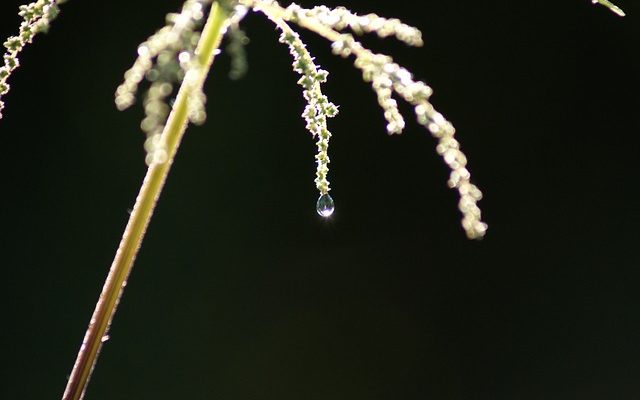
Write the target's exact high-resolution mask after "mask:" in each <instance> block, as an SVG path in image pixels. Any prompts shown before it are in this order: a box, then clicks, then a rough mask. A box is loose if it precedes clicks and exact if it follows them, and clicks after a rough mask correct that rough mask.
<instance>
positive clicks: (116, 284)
mask: <svg viewBox="0 0 640 400" xmlns="http://www.w3.org/2000/svg"><path fill="white" fill-rule="evenodd" d="M228 24H229V13H228V11H227V10H226V9H225V7H222V6H220V5H219V4H218V2H214V3H213V5H212V8H211V11H210V14H209V17H208V19H207V23H206V25H205V27H204V30H203V32H202V35H201V37H200V41H199V42H198V46H197V49H196V55H197V57H198V59H199V61H200V64H201V68H200V69H199V71H198V72H199V76H198V77H197V78H196V80H195V81H194V82H193V83H187V82H186V81H185V82H183V84H182V86H181V87H180V90H179V92H178V95H177V97H176V101H175V103H174V106H173V109H172V111H171V114H170V115H169V118H168V120H167V124H166V125H165V128H164V130H163V133H162V140H163V141H164V142H165V144H166V149H167V153H168V155H169V158H168V161H166V162H164V163H153V164H151V165H150V166H149V169H148V170H147V175H146V176H145V178H144V181H143V183H142V187H141V188H140V193H139V194H138V197H137V199H136V203H135V205H134V207H133V212H132V213H131V217H130V218H129V222H128V224H127V227H126V229H125V231H124V234H123V236H122V240H121V242H120V246H119V247H118V251H117V252H116V256H115V259H114V261H113V264H112V265H111V269H110V270H109V274H108V276H107V279H106V281H105V283H104V287H103V289H102V293H100V297H99V299H98V303H97V304H96V308H95V311H94V312H93V316H92V317H91V321H90V323H89V327H88V328H87V331H86V334H85V337H84V340H83V342H82V345H81V347H80V351H79V352H78V356H77V358H76V362H75V364H74V366H73V370H72V371H71V376H70V377H69V381H68V382H67V387H66V389H65V392H64V395H63V397H62V399H63V400H80V399H82V397H83V396H84V392H85V390H86V387H87V384H88V382H89V378H90V376H91V372H92V371H93V368H94V367H95V364H96V360H97V358H98V354H99V353H100V349H101V347H102V343H103V341H106V339H108V336H107V333H108V331H109V326H110V325H111V320H112V319H113V315H114V313H115V311H116V308H117V306H118V302H119V301H120V297H121V296H122V292H123V290H124V287H125V286H126V284H127V278H128V276H129V273H130V272H131V268H132V267H133V262H134V260H135V258H136V255H137V253H138V250H139V249H140V244H141V242H142V239H143V237H144V234H145V231H146V229H147V226H148V225H149V221H150V219H151V215H152V214H153V210H154V208H155V205H156V203H157V201H158V197H159V196H160V192H161V191H162V188H163V186H164V183H165V180H166V178H167V175H168V173H169V170H170V168H171V164H172V163H173V159H174V157H175V154H176V151H177V150H178V147H179V145H180V141H181V139H182V136H183V135H184V132H185V129H186V127H187V124H188V105H189V97H190V95H191V93H192V92H193V91H194V89H197V88H198V87H202V85H203V84H204V80H205V79H206V76H207V75H208V71H209V68H210V67H211V64H212V63H213V59H214V57H215V55H216V53H217V52H216V50H217V49H218V47H219V46H220V41H221V39H222V36H223V35H224V33H225V31H226V29H227V27H228Z"/></svg>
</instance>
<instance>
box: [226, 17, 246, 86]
mask: <svg viewBox="0 0 640 400" xmlns="http://www.w3.org/2000/svg"><path fill="white" fill-rule="evenodd" d="M227 35H228V38H229V43H228V44H227V47H226V48H225V50H226V53H227V54H228V55H229V57H230V58H231V70H230V71H229V78H230V79H233V80H238V79H240V78H242V77H243V76H245V75H246V74H247V71H248V69H249V64H248V63H247V51H246V49H245V47H246V46H247V44H248V43H249V37H247V34H246V33H245V31H243V30H242V29H240V28H239V27H238V26H237V25H235V26H234V25H232V26H231V27H230V29H229V32H228V33H227Z"/></svg>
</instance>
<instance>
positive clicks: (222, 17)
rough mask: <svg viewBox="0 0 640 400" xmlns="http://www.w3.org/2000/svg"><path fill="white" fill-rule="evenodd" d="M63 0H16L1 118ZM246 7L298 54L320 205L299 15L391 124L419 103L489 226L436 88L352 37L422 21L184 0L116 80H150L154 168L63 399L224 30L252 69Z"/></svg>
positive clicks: (324, 189)
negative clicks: (12, 82) (19, 72)
mask: <svg viewBox="0 0 640 400" xmlns="http://www.w3.org/2000/svg"><path fill="white" fill-rule="evenodd" d="M62 2H63V1H62V0H58V1H56V0H38V1H36V2H33V3H31V4H28V5H25V6H21V7H20V12H19V14H20V16H21V17H22V18H23V22H22V24H21V25H20V30H19V33H18V35H17V36H13V37H10V38H9V39H7V40H6V41H5V42H4V47H5V48H6V50H7V51H6V53H5V54H4V64H3V65H2V66H0V118H2V111H3V108H4V107H5V105H4V103H3V102H2V96H4V95H6V94H7V92H8V91H9V84H8V82H7V81H8V78H9V77H10V75H11V73H12V72H14V71H15V69H16V68H18V66H19V62H18V54H19V53H20V51H21V50H22V49H23V48H24V46H25V45H27V44H28V43H31V42H32V40H33V38H34V36H35V35H36V34H38V33H40V32H44V31H46V30H47V29H48V28H49V25H50V23H51V21H52V20H53V19H54V18H55V17H56V15H57V14H58V12H59V8H58V5H59V4H60V3H62ZM592 2H593V3H594V4H595V3H600V4H602V5H604V6H606V7H608V8H609V9H611V10H612V11H613V12H615V13H616V14H618V15H620V16H624V12H623V11H622V10H621V9H620V8H618V7H616V6H615V5H614V4H612V3H611V2H609V1H607V0H592ZM249 11H255V12H258V13H261V14H263V15H264V16H266V17H267V18H268V19H269V20H271V21H272V22H273V23H274V24H275V26H276V27H277V29H278V30H279V31H280V33H281V35H280V39H279V40H280V42H281V43H283V44H285V45H286V46H287V47H288V48H289V51H290V53H291V55H292V57H293V64H292V65H293V70H294V71H295V72H296V73H297V74H298V75H299V80H298V84H299V85H300V86H301V87H302V89H303V91H302V95H303V97H304V99H305V100H306V102H307V105H306V107H305V109H304V111H303V113H302V117H303V118H304V120H305V122H306V129H307V130H308V131H309V132H310V133H311V135H312V136H313V138H314V139H315V140H316V146H317V154H316V164H317V169H316V178H315V184H316V187H317V189H318V191H319V198H318V200H317V203H316V209H317V212H318V214H320V215H321V216H323V217H330V216H331V215H332V213H333V211H334V202H333V199H332V198H331V196H330V195H329V191H330V184H329V179H328V172H329V155H328V149H329V139H330V138H331V132H330V130H329V128H328V125H327V122H328V119H329V118H332V117H335V116H336V115H337V113H338V107H337V106H336V105H334V104H333V103H332V102H331V101H329V99H328V98H327V97H326V96H325V95H324V94H323V92H322V87H321V84H322V83H324V82H326V80H327V78H328V72H327V71H325V70H323V69H321V68H320V67H319V66H318V65H316V63H315V61H314V58H313V57H312V56H311V54H310V53H309V51H308V50H307V48H306V46H305V44H304V43H303V42H302V41H301V39H300V36H299V35H298V33H296V31H295V30H294V29H293V28H292V25H294V24H295V25H298V26H300V27H302V28H305V29H308V30H310V31H312V32H314V33H316V34H318V35H320V36H322V37H324V38H325V39H327V40H329V41H330V43H331V48H332V51H333V53H334V54H336V55H338V56H341V57H345V58H348V57H353V59H354V65H355V67H356V68H358V69H359V70H360V71H361V72H362V77H363V80H364V81H365V82H367V83H369V84H371V87H372V88H373V90H374V92H375V94H376V96H377V99H378V103H379V105H380V107H381V108H382V112H383V115H384V117H385V119H386V121H387V125H386V130H387V132H388V133H389V134H399V133H401V132H402V131H403V129H404V128H405V125H406V123H405V120H404V117H403V116H402V115H401V113H400V111H399V108H398V103H397V100H396V99H402V100H404V101H405V102H407V103H408V104H409V105H410V106H411V107H412V108H413V112H414V114H415V117H416V119H417V122H418V124H419V125H421V126H423V127H424V128H425V129H426V130H427V131H428V132H429V133H430V134H431V135H432V136H433V137H434V138H435V139H436V142H437V144H436V151H437V153H438V154H439V155H440V156H441V157H442V158H443V160H444V162H445V163H446V164H447V165H448V166H449V168H450V174H449V179H448V185H449V187H451V188H453V189H456V190H457V191H458V193H459V197H460V199H459V204H458V208H459V209H460V211H461V213H462V227H463V229H464V231H465V233H466V235H467V236H468V237H469V238H471V239H479V238H482V237H483V236H484V234H485V232H486V230H487V225H486V224H485V223H484V222H482V219H481V212H480V209H479V208H478V206H477V202H478V201H479V200H480V199H481V198H482V193H481V191H480V190H479V189H478V188H477V187H476V186H475V185H474V184H473V183H471V180H470V178H471V175H470V173H469V170H468V169H467V159H466V157H465V155H464V153H463V152H462V151H461V150H460V144H459V142H458V141H457V140H456V139H455V138H454V133H455V129H454V127H453V125H452V124H451V123H450V122H449V121H447V119H445V117H444V116H443V115H442V114H440V113H439V112H437V111H436V110H435V108H434V107H433V105H432V104H431V102H430V96H431V94H432V90H431V88H430V87H429V86H428V85H426V84H425V83H423V82H420V81H417V80H415V79H414V77H413V75H412V74H411V73H410V72H409V71H408V70H407V69H405V68H403V67H402V66H400V65H398V64H396V63H395V62H394V61H393V59H392V58H391V57H389V56H387V55H384V54H377V53H374V52H372V51H370V50H368V49H367V48H365V47H364V46H363V45H362V44H361V43H360V42H359V41H358V40H357V39H356V36H359V35H363V34H367V33H372V34H376V35H377V36H379V37H381V38H386V37H393V38H395V39H397V40H399V41H401V42H403V43H405V44H407V45H410V46H421V45H422V36H421V33H420V31H419V30H418V29H416V28H414V27H411V26H408V25H406V24H404V23H402V22H400V21H399V20H397V19H387V18H383V17H380V16H378V15H375V14H366V15H357V14H355V13H353V12H351V11H349V10H348V9H346V8H343V7H338V8H335V9H331V8H328V7H325V6H318V7H314V8H311V9H305V8H302V7H300V6H298V5H296V4H293V3H292V4H290V5H289V6H287V7H282V6H280V5H279V4H278V3H277V2H276V1H273V0H186V2H185V3H184V5H183V7H182V10H181V11H180V12H179V13H176V14H169V15H168V16H167V24H166V26H164V27H163V28H162V29H160V30H159V31H158V32H156V33H155V34H153V35H152V36H150V37H149V38H148V39H147V40H146V41H145V42H144V43H142V44H141V45H140V46H139V47H138V58H137V59H136V61H135V62H134V64H133V66H132V67H131V68H130V69H129V70H128V71H127V72H126V73H125V75H124V81H123V83H122V84H121V85H120V86H119V87H118V88H117V89H116V93H115V103H116V107H117V108H118V109H120V110H124V109H126V108H128V107H130V106H132V105H133V104H134V103H135V100H136V96H137V93H138V91H139V86H140V85H141V84H143V83H144V82H143V81H147V82H148V86H149V87H148V89H147V90H146V92H145V93H144V96H143V99H142V103H143V107H144V112H145V117H144V119H143V120H142V121H141V124H140V127H141V129H142V131H143V132H145V134H146V136H147V138H146V141H145V143H144V148H145V150H146V159H145V161H146V163H147V165H148V170H147V174H146V177H145V179H144V181H143V183H142V186H141V188H140V192H139V195H138V197H137V199H136V203H135V206H134V208H133V211H132V212H131V216H130V219H129V222H128V224H127V227H126V229H125V232H124V235H123V237H122V241H121V243H120V246H119V248H118V251H117V253H116V256H115V259H114V261H113V264H112V266H111V269H110V271H109V274H108V276H107V279H106V282H105V284H104V288H103V290H102V293H101V295H100V298H99V299H98V303H97V305H96V309H95V311H94V314H93V316H92V318H91V322H90V324H89V327H88V329H87V332H86V334H85V338H84V340H83V343H82V346H81V348H80V351H79V353H78V357H77V359H76V362H75V365H74V367H73V370H72V373H71V375H70V377H69V381H68V383H67V387H66V390H65V393H64V395H63V400H79V399H81V398H82V397H83V395H84V392H85V390H86V387H87V383H88V381H89V378H90V375H91V372H92V370H93V368H94V366H95V363H96V359H97V356H98V354H99V352H100V349H101V346H102V343H103V342H104V341H106V340H107V339H108V337H109V336H108V331H109V326H110V323H111V320H112V318H113V315H114V313H115V309H116V307H117V305H118V302H119V300H120V297H121V295H122V291H123V289H124V286H125V285H126V281H127V278H128V276H129V273H130V271H131V268H132V266H133V262H134V259H135V257H136V254H137V252H138V250H139V248H140V245H141V242H142V238H143V236H144V233H145V231H146V229H147V226H148V224H149V221H150V218H151V215H152V213H153V209H154V207H155V204H156V202H157V200H158V197H159V195H160V192H161V191H162V188H163V185H164V182H165V179H166V177H167V174H168V172H169V169H170V167H171V164H172V163H173V160H174V157H175V154H176V151H177V149H178V146H179V144H180V141H181V139H182V136H183V134H184V132H185V129H186V127H187V125H188V124H189V122H191V123H193V124H202V123H204V121H205V119H206V111H205V103H206V96H205V94H204V93H203V84H204V82H205V79H206V78H207V75H208V73H209V69H210V67H211V64H212V62H213V60H214V58H215V56H216V55H217V54H218V53H219V48H220V45H221V40H222V38H223V36H225V35H226V36H227V37H228V38H229V43H228V45H227V53H228V54H229V55H231V56H232V70H231V73H230V77H231V78H233V79H237V78H239V77H241V76H242V75H243V74H244V73H245V72H246V60H245V58H244V44H245V43H246V42H247V38H246V35H245V34H244V32H243V31H242V30H241V29H240V28H239V24H240V22H241V20H242V19H243V17H244V16H245V14H246V13H247V12H249ZM350 32H351V33H350ZM354 34H355V35H356V36H354Z"/></svg>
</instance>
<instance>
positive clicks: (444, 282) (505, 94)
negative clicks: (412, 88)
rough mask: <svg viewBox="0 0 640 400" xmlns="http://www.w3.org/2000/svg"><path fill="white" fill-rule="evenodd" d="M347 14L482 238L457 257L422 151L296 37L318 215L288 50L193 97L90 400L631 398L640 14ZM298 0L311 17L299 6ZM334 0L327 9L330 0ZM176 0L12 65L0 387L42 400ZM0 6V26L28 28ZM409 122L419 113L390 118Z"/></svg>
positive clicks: (428, 158) (433, 169) (2, 212)
mask: <svg viewBox="0 0 640 400" xmlns="http://www.w3.org/2000/svg"><path fill="white" fill-rule="evenodd" d="M619 3H620V4H619V5H620V6H621V7H623V8H624V9H625V10H626V11H627V13H628V16H627V17H626V18H623V19H621V18H619V17H616V16H615V15H614V14H612V13H611V12H609V11H607V10H606V9H605V8H603V7H599V6H593V5H592V4H591V2H590V1H588V0H572V1H553V2H542V1H530V2H509V1H505V0H499V1H490V2H479V1H461V0H459V1H424V2H415V1H393V2H389V1H380V0H376V1H348V2H346V3H345V5H346V6H348V7H350V8H351V9H352V10H353V11H356V12H359V13H366V12H370V11H375V12H377V13H379V14H381V15H385V16H395V17H399V18H401V19H402V20H403V21H405V22H407V23H410V24H413V25H416V26H418V27H419V28H421V29H422V30H423V33H424V37H425V41H426V44H425V47H423V48H420V49H411V48H406V47H404V46H402V45H399V44H397V43H394V42H393V41H391V40H387V41H384V42H381V41H378V40H377V39H375V38H368V39H366V40H365V42H366V43H367V44H369V45H371V47H373V48H374V49H376V50H378V51H389V52H392V53H393V54H394V55H395V57H396V60H397V61H399V62H400V63H402V64H404V65H406V66H407V67H409V68H410V69H411V70H412V71H414V72H415V74H416V76H417V77H418V78H420V79H425V80H426V81H427V82H428V83H429V84H431V85H432V87H433V88H434V90H435V95H434V97H433V98H432V100H433V102H434V104H435V105H436V107H438V109H439V110H440V111H442V112H443V113H444V114H445V115H446V116H447V117H448V118H449V119H450V120H451V121H453V123H454V124H455V126H456V127H457V130H458V135H459V138H460V140H461V142H462V144H463V147H464V149H465V151H466V153H467V155H468V156H469V159H470V169H471V171H472V173H473V176H474V178H475V182H476V183H477V184H478V185H479V186H480V187H481V188H482V189H483V191H484V193H485V199H484V200H483V201H482V202H481V207H482V208H483V211H484V215H485V218H486V220H487V222H488V223H489V224H490V230H489V232H488V236H487V237H486V239H485V240H483V241H481V242H471V241H468V240H467V239H466V238H465V236H464V233H463V231H462V229H461V228H460V227H459V217H460V216H459V214H458V211H457V208H456V204H457V197H456V194H455V193H454V192H453V191H451V190H449V189H447V187H446V179H447V169H446V168H445V166H444V165H443V163H442V161H441V160H440V159H439V157H438V156H437V155H436V154H435V151H434V140H432V139H431V138H430V137H429V136H428V135H427V134H426V133H425V132H424V131H423V130H422V129H421V128H420V127H419V126H418V125H417V124H415V123H413V119H412V118H410V117H409V118H408V121H411V122H410V123H409V124H408V127H407V129H406V132H405V134H404V135H403V136H400V137H388V136H387V135H386V133H385V131H384V120H383V117H382V115H381V112H380V111H379V110H378V108H377V105H376V100H375V95H374V94H373V92H372V91H371V89H370V88H369V87H368V86H367V85H366V84H364V83H363V82H361V81H360V76H359V73H358V72H357V71H356V70H355V69H353V68H352V67H351V63H352V61H351V60H350V61H345V60H343V59H337V58H335V57H333V56H332V55H331V53H330V50H329V45H328V44H327V43H325V42H324V41H322V40H318V39H317V38H316V37H315V36H313V35H312V34H309V33H307V32H305V33H304V34H303V37H304V38H305V39H306V40H307V42H308V45H309V47H310V50H311V51H312V52H313V53H314V55H315V56H316V59H317V62H318V63H319V64H320V65H321V66H323V67H325V68H327V69H328V70H329V71H330V72H331V75H330V81H329V83H328V84H327V85H326V92H327V94H328V95H329V96H330V97H331V98H332V100H333V101H334V102H336V103H337V104H339V105H340V111H341V112H340V114H339V116H338V117H337V118H335V119H334V120H332V121H330V127H331V129H332V131H333V132H334V137H333V139H332V146H331V149H330V153H331V157H332V163H331V167H332V169H331V176H330V177H331V181H332V183H333V191H332V192H331V193H332V195H333V197H334V199H335V201H336V207H337V208H336V212H335V214H334V216H333V218H332V219H331V220H330V221H324V220H322V219H321V218H320V217H318V216H317V215H316V213H315V209H314V208H315V201H316V198H317V193H316V190H315V187H314V184H313V178H314V170H315V166H314V159H313V156H314V151H315V146H314V144H313V141H312V139H311V138H310V137H309V135H308V134H307V133H306V131H305V130H304V123H303V121H302V120H301V118H300V117H299V115H300V113H301V112H302V109H303V107H304V104H303V100H302V98H301V94H300V90H299V88H298V86H297V85H296V83H295V82H296V80H297V77H296V76H295V75H294V74H293V73H292V72H291V69H290V56H289V54H288V52H287V50H286V48H285V47H283V46H282V45H281V44H279V43H277V40H276V39H277V33H276V32H275V31H274V29H273V27H272V26H271V25H270V23H268V22H266V20H265V19H264V18H262V17H261V16H258V15H249V16H247V18H246V19H245V21H244V22H245V24H244V26H245V28H246V30H247V33H248V34H249V36H250V37H251V43H250V44H249V46H248V51H249V62H250V72H249V75H248V76H247V77H246V78H245V79H243V80H241V81H237V82H232V81H230V80H229V79H227V71H228V69H229V61H228V59H227V58H226V57H225V56H221V57H220V58H219V59H218V60H217V61H216V64H215V66H214V69H213V75H212V77H211V78H210V79H209V81H208V83H207V93H208V95H209V102H208V112H209V119H208V121H207V123H206V124H205V125H204V126H202V127H197V128H190V129H189V131H188V133H187V136H186V137H185V140H184V143H183V145H182V147H181V150H180V152H179V155H178V157H177V161H176V164H175V166H174V170H173V171H172V173H171V175H170V177H169V181H168V185H167V187H166V189H165V192H164V193H163V195H162V198H161V201H160V204H159V207H158V209H157V212H156V215H155V218H154V220H153V221H152V224H151V228H150V232H149V234H148V235H147V238H146V240H145V242H144V245H143V248H142V251H141V253H140V255H139V257H138V261H137V263H136V267H135V268H134V271H133V274H132V276H131V279H130V281H129V286H128V288H127V291H126V293H125V296H124V298H123V302H122V304H121V307H120V309H119V313H118V315H117V316H116V319H115V322H114V324H113V327H112V330H111V340H110V341H109V342H108V343H107V345H106V346H105V348H104V350H103V354H102V357H101V359H100V361H99V363H98V366H97V368H96V370H95V373H94V378H93V380H92V382H91V384H90V386H89V390H88V393H87V397H86V398H87V399H88V400H100V399H118V400H128V399H132V400H133V399H136V400H139V399H154V400H161V399H172V400H175V399H191V400H204V399H207V400H208V399H214V400H249V399H255V400H276V399H277V400H287V399H291V400H299V399H308V400H329V399H331V400H339V399H349V400H374V399H376V400H397V399H403V400H418V399H437V400H440V399H456V400H457V399H460V400H472V399H478V400H480V399H482V400H484V399H487V400H489V399H491V400H495V399H505V400H507V399H509V400H511V399H524V400H528V399H545V400H550V399H562V400H566V399H581V400H585V399H604V398H606V399H638V398H640V379H639V378H640V344H639V343H638V335H639V333H640V331H639V329H638V328H639V327H640V324H639V322H640V321H639V320H640V317H639V309H638V308H639V306H640V294H639V293H638V289H637V287H638V283H637V281H638V278H640V273H639V272H638V267H639V266H640V255H639V254H638V251H637V242H638V237H639V231H640V214H639V212H638V210H639V208H640V200H639V198H638V188H637V187H638V184H639V183H638V170H639V168H640V167H639V166H638V163H637V159H638V154H639V153H640V146H639V142H638V140H637V135H638V133H639V126H638V125H639V124H638V119H637V115H638V110H637V108H638V98H637V93H638V88H639V86H638V79H637V76H638V74H639V73H640V61H639V60H640V59H639V57H638V49H639V48H640V46H639V40H640V4H639V3H638V2H634V1H630V0H627V1H623V0H620V2H619ZM302 4H303V5H305V6H312V5H313V4H314V3H313V2H311V1H304V2H302ZM339 4H340V3H338V2H334V1H333V0H331V1H330V2H329V3H328V4H327V5H332V6H335V5H339ZM178 8H179V1H175V0H172V1H164V2H156V1H130V0H128V1H124V0H115V1H88V0H86V1H78V0H74V1H71V2H69V3H68V4H65V5H64V6H63V12H62V14H61V15H60V18H59V20H57V21H55V24H54V26H53V28H52V29H51V31H50V33H49V34H48V35H44V36H40V37H38V38H37V40H36V42H35V43H34V45H32V46H30V47H29V48H28V49H27V50H26V51H25V52H24V54H23V55H22V56H21V62H22V67H21V68H20V69H19V70H18V71H17V73H16V74H15V76H14V77H12V79H11V85H12V91H11V93H10V95H9V96H7V98H6V102H7V108H6V110H5V118H4V119H3V120H2V121H0V138H1V141H2V146H1V147H0V151H1V152H2V156H1V157H0V165H1V167H0V171H2V182H3V184H2V186H3V189H2V196H1V197H0V220H1V221H2V227H3V229H2V233H1V236H0V246H1V247H0V249H1V250H2V258H1V261H0V264H1V265H2V290H1V291H0V304H1V310H2V321H1V322H0V354H2V356H1V358H0V360H1V361H2V363H1V364H2V367H1V368H2V370H1V371H0V377H2V379H1V382H0V399H40V400H41V399H58V398H60V397H61V394H62V391H63V388H64V385H65V379H66V376H67V374H68V373H69V371H70V368H71V366H72V363H73V360H74V358H75V355H76V352H77V350H78V347H79V344H80V341H81V339H82V336H83V334H84V330H85V328H86V325H87V323H88V320H89V317H90V315H91V312H92V310H93V307H94V304H95V300H96V298H97V295H98V293H99V290H100V288H101V287H102V282H103V279H104V276H105V274H106V272H107V269H108V267H109V265H110V263H111V259H112V256H113V254H114V251H115V249H116V246H117V244H118V242H119V240H120V235H121V232H122V229H123V228H124V226H125V223H126V220H127V217H128V213H127V210H128V209H129V208H130V207H131V206H132V205H133V201H134V199H135V196H136V194H137V190H138V186H139V184H140V182H141V180H142V177H143V175H144V172H145V165H144V163H143V158H144V154H143V149H142V142H143V134H142V133H140V131H139V128H138V124H139V120H140V118H141V111H140V107H139V106H138V107H136V108H135V109H134V110H132V111H127V112H123V113H121V112H117V111H116V109H115V107H114V106H113V92H114V89H115V87H116V86H117V85H118V83H119V82H120V80H121V77H122V74H123V72H124V71H125V70H126V69H127V68H128V67H129V66H130V65H131V63H132V62H133V60H134V56H135V51H136V47H137V45H138V44H139V43H140V42H141V41H143V40H144V39H145V38H146V37H147V36H148V35H149V34H151V33H152V32H153V31H155V30H156V29H157V28H159V27H160V26H161V25H162V23H163V18H164V14H165V13H167V12H171V11H174V10H177V9H178ZM16 11H17V2H16V1H14V0H10V1H2V2H0V18H1V23H0V36H2V37H3V38H4V37H7V36H9V35H10V34H12V33H14V32H15V31H16V29H17V27H18V23H19V19H18V17H17V15H16ZM406 110H408V108H406Z"/></svg>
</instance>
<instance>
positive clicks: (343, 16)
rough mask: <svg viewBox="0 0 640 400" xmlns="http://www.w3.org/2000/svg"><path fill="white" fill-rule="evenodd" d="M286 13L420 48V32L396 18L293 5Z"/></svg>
mask: <svg viewBox="0 0 640 400" xmlns="http://www.w3.org/2000/svg"><path fill="white" fill-rule="evenodd" d="M287 11H288V12H289V13H290V14H291V15H293V16H294V18H300V17H305V18H312V19H314V20H316V21H318V22H319V23H321V24H322V25H325V26H327V27H330V28H332V29H335V30H336V31H343V30H345V29H347V28H349V29H351V30H352V31H353V32H354V33H356V34H358V35H362V34H363V33H375V34H377V35H378V36H379V37H380V38H386V37H389V36H394V37H395V38H396V39H398V40H400V41H401V42H404V43H406V44H408V45H410V46H422V45H423V41H422V32H420V30H419V29H417V28H414V27H413V26H409V25H406V24H404V23H402V22H401V21H400V20H399V19H397V18H390V19H388V18H383V17H380V16H378V15H376V14H366V15H357V14H355V13H353V12H351V11H349V10H348V9H346V8H345V7H336V8H333V9H332V8H329V7H326V6H317V7H314V8H312V9H304V8H302V7H300V6H298V5H297V4H295V3H292V4H291V5H289V6H288V7H287Z"/></svg>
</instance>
